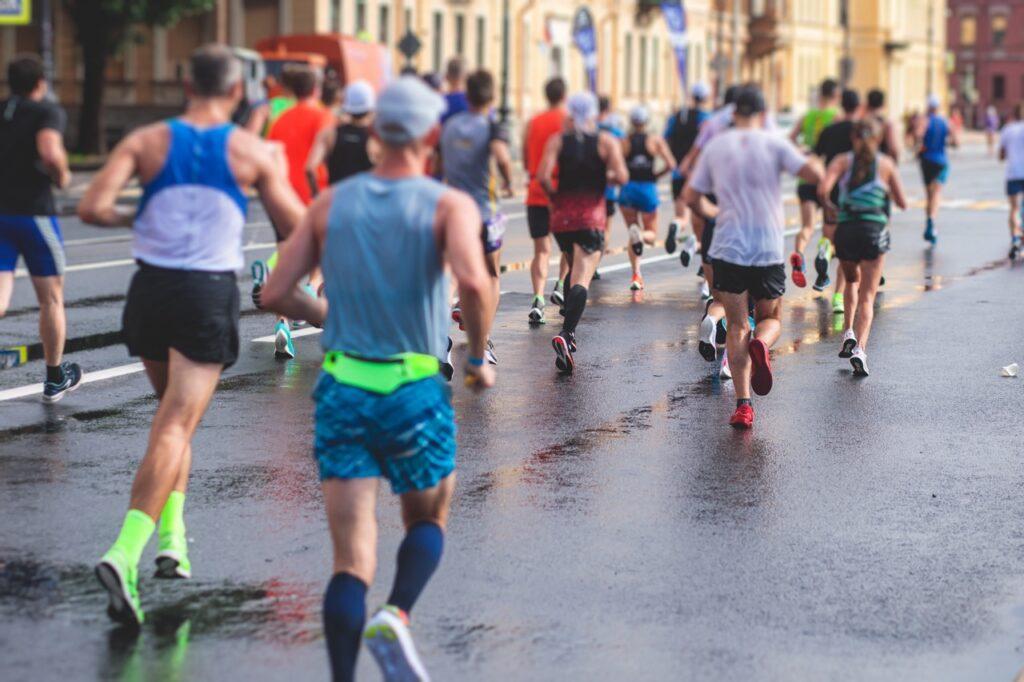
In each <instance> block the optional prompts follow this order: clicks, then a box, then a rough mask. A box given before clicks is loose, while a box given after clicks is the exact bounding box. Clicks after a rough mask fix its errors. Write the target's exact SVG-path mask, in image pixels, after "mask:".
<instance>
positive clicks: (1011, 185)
mask: <svg viewBox="0 0 1024 682" xmlns="http://www.w3.org/2000/svg"><path fill="white" fill-rule="evenodd" d="M1018 194H1024V180H1007V181H1006V196H1008V197H1015V196H1017V195H1018Z"/></svg>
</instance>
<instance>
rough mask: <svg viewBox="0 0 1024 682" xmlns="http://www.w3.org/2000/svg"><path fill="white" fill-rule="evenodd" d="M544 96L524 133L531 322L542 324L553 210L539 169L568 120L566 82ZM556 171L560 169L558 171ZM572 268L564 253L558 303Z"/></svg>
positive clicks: (552, 83) (552, 84) (558, 81)
mask: <svg viewBox="0 0 1024 682" xmlns="http://www.w3.org/2000/svg"><path fill="white" fill-rule="evenodd" d="M544 98H545V99H547V101H548V108H547V109H546V110H545V111H542V112H541V113H539V114H537V115H536V116H534V117H533V118H531V119H530V121H529V123H527V124H526V134H525V135H523V165H524V166H526V173H527V175H528V176H529V185H528V186H527V190H526V224H527V226H528V227H529V230H530V237H531V238H532V239H533V260H532V261H531V262H530V280H531V281H532V283H533V301H532V302H531V304H530V316H529V319H530V323H531V324H540V321H541V320H542V319H544V284H545V282H547V279H548V265H549V261H550V260H551V238H550V235H551V212H550V200H549V199H548V195H547V193H546V192H545V191H544V189H543V188H542V187H541V186H540V181H539V180H538V178H537V170H538V168H540V160H541V157H542V156H543V155H544V148H545V146H546V145H547V143H548V140H550V139H551V138H552V137H553V136H556V135H559V134H560V133H561V132H562V127H563V125H564V123H565V81H564V80H563V79H562V78H561V77H557V76H556V77H555V78H552V79H551V80H549V81H548V82H547V83H545V85H544ZM556 172H557V171H556ZM568 271H569V264H568V261H567V260H566V258H565V256H564V255H563V256H562V260H561V263H560V264H559V268H558V280H557V281H556V282H555V290H554V291H553V292H552V294H551V302H552V303H554V304H555V305H557V306H562V305H564V303H565V298H564V296H563V294H562V283H563V282H564V281H565V276H566V274H567V273H568Z"/></svg>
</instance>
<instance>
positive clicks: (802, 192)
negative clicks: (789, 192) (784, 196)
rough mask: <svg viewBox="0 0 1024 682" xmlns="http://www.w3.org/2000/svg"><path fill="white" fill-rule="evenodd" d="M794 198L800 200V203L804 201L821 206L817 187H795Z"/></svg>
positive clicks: (802, 185)
mask: <svg viewBox="0 0 1024 682" xmlns="http://www.w3.org/2000/svg"><path fill="white" fill-rule="evenodd" d="M796 196H797V198H798V199H799V200H800V203H801V204H802V203H804V202H805V201H813V202H814V205H815V206H821V200H820V199H818V186H817V185H808V184H799V185H797V186H796Z"/></svg>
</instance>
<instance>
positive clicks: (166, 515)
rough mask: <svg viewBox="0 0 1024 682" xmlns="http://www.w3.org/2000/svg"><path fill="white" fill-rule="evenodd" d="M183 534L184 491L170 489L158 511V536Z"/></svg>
mask: <svg viewBox="0 0 1024 682" xmlns="http://www.w3.org/2000/svg"><path fill="white" fill-rule="evenodd" d="M184 534H185V493H183V492H181V491H180V490H172V491H171V494H170V496H168V498H167V502H166V504H164V509H163V511H162V512H160V537H163V536H165V535H184Z"/></svg>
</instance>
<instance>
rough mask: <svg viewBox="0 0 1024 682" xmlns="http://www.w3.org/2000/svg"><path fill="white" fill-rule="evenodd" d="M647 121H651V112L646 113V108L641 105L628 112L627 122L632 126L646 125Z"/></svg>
mask: <svg viewBox="0 0 1024 682" xmlns="http://www.w3.org/2000/svg"><path fill="white" fill-rule="evenodd" d="M649 120H651V112H649V111H647V107H645V106H644V105H643V104H638V105H636V106H635V107H633V109H632V111H630V112H629V121H630V123H632V124H633V125H637V126H642V125H646V124H647V122H648V121H649Z"/></svg>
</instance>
